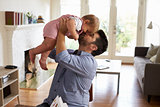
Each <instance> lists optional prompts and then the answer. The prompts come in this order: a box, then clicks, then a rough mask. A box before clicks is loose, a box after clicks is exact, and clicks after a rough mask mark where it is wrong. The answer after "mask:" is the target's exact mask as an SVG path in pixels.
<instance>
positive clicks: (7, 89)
mask: <svg viewBox="0 0 160 107" xmlns="http://www.w3.org/2000/svg"><path fill="white" fill-rule="evenodd" d="M6 76H8V81H6V82H5V83H3V81H2V79H3V78H4V77H6ZM16 97H17V98H18V102H19V80H18V68H16V69H5V68H4V66H0V107H1V106H2V107H4V106H5V105H6V104H8V103H9V102H10V101H12V100H13V99H14V98H16Z"/></svg>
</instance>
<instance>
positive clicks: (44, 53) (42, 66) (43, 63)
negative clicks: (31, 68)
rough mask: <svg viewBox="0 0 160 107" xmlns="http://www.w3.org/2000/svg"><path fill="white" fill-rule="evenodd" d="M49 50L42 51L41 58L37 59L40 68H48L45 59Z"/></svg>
mask: <svg viewBox="0 0 160 107" xmlns="http://www.w3.org/2000/svg"><path fill="white" fill-rule="evenodd" d="M50 52H51V51H47V52H43V53H42V54H41V59H40V60H39V63H40V66H41V68H42V69H44V70H48V69H47V65H46V60H47V57H48V55H49V53H50Z"/></svg>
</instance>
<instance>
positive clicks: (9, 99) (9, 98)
mask: <svg viewBox="0 0 160 107" xmlns="http://www.w3.org/2000/svg"><path fill="white" fill-rule="evenodd" d="M17 96H18V94H11V95H9V96H7V97H6V98H5V99H4V106H5V105H6V104H8V103H9V102H10V101H12V100H13V99H14V98H16V97H17Z"/></svg>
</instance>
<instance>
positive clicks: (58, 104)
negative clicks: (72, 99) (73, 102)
mask: <svg viewBox="0 0 160 107" xmlns="http://www.w3.org/2000/svg"><path fill="white" fill-rule="evenodd" d="M50 107H68V105H67V104H66V103H63V101H62V98H61V97H60V96H57V97H56V98H55V99H54V100H53V102H52V104H51V106H50Z"/></svg>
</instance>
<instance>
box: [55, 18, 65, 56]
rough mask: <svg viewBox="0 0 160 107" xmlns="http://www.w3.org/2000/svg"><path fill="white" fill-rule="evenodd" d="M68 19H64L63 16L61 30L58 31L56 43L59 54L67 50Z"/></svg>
mask: <svg viewBox="0 0 160 107" xmlns="http://www.w3.org/2000/svg"><path fill="white" fill-rule="evenodd" d="M66 21H67V19H64V18H62V19H61V21H60V26H59V32H58V36H57V43H56V55H58V54H59V53H61V52H62V51H64V50H67V49H66V46H65V34H66V32H67V26H66Z"/></svg>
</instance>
